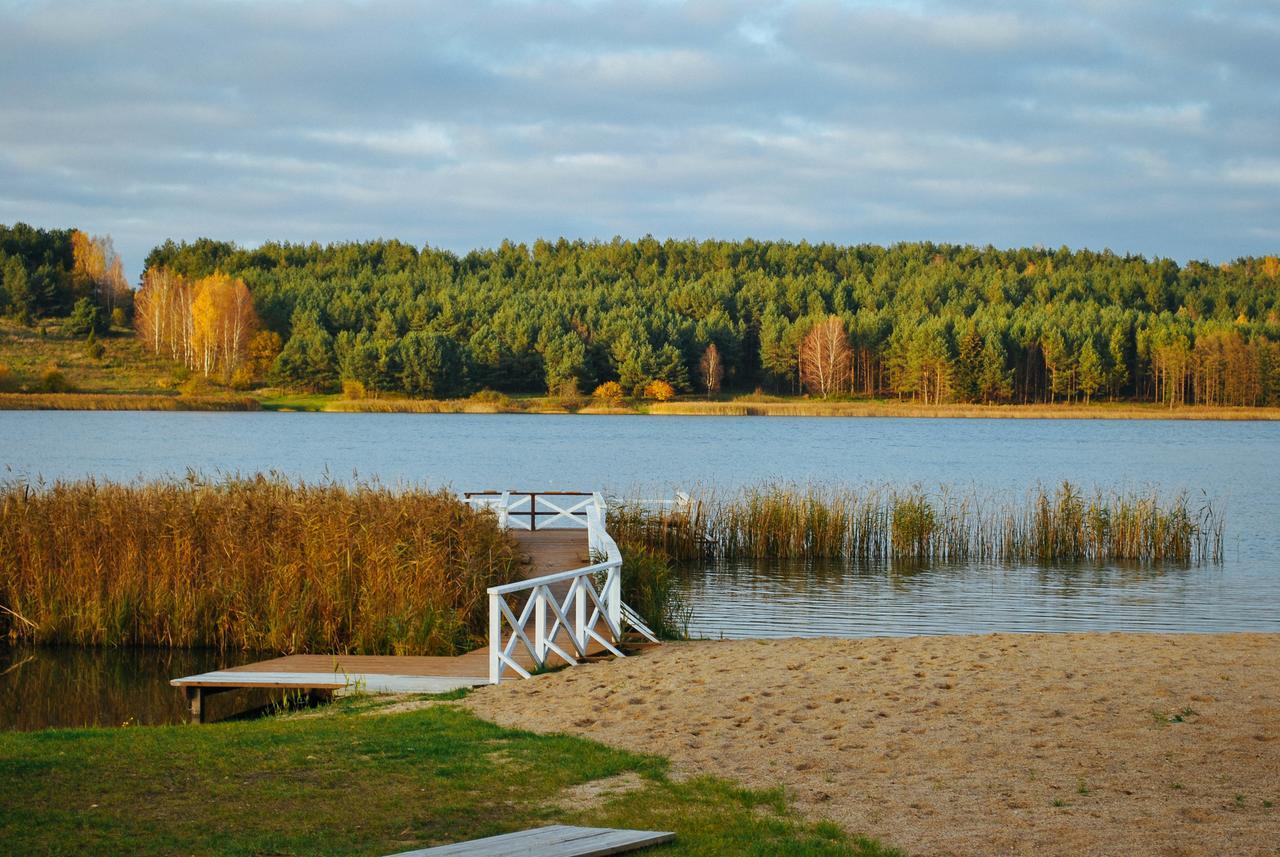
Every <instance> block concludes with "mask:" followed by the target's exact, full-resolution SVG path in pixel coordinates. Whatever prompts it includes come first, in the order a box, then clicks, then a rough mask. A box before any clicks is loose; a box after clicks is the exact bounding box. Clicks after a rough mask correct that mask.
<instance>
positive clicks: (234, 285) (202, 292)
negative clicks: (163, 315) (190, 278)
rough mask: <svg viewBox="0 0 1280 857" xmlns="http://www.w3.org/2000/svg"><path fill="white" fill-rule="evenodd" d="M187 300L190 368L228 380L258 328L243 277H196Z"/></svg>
mask: <svg viewBox="0 0 1280 857" xmlns="http://www.w3.org/2000/svg"><path fill="white" fill-rule="evenodd" d="M194 293H195V296H194V298H193V299H192V302H191V355H192V365H191V368H192V369H195V370H197V371H199V372H201V373H202V374H203V375H204V376H205V377H210V376H213V375H220V376H221V377H222V379H223V380H224V381H230V380H231V376H232V375H233V374H235V371H236V369H238V368H239V367H240V365H241V364H242V363H243V362H244V360H245V357H246V353H247V350H248V345H249V340H250V338H251V337H252V336H253V334H254V332H255V331H256V330H257V328H258V316H257V314H256V313H255V312H254V311H253V298H252V297H250V295H249V289H248V287H247V286H245V284H244V280H240V279H233V278H231V277H228V276H227V275H226V274H221V273H215V274H211V275H210V276H208V277H204V278H203V279H200V280H197V281H196V283H195V286H194Z"/></svg>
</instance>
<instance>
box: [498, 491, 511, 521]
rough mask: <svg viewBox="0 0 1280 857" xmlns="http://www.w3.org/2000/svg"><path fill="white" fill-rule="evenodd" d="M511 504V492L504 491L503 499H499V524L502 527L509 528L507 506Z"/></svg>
mask: <svg viewBox="0 0 1280 857" xmlns="http://www.w3.org/2000/svg"><path fill="white" fill-rule="evenodd" d="M510 505H511V492H510V491H503V492H502V499H501V500H499V501H498V526H500V527H502V529H504V530H505V529H508V524H507V515H508V512H507V507H508V506H510Z"/></svg>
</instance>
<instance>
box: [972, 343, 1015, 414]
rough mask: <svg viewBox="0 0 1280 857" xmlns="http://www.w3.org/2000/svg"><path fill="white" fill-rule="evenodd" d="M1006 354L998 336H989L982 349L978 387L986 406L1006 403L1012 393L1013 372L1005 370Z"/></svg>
mask: <svg viewBox="0 0 1280 857" xmlns="http://www.w3.org/2000/svg"><path fill="white" fill-rule="evenodd" d="M1007 362H1008V354H1007V353H1006V352H1005V348H1004V343H1003V342H1001V341H1000V337H999V336H991V337H988V339H987V344H986V345H985V346H984V347H983V349H982V370H981V372H980V373H979V377H978V387H979V391H980V394H981V396H982V401H984V402H986V403H987V404H991V403H992V402H1003V401H1006V400H1007V399H1008V398H1009V396H1010V395H1012V393H1013V372H1012V371H1011V370H1009V369H1007V368H1006V366H1005V364H1006V363H1007Z"/></svg>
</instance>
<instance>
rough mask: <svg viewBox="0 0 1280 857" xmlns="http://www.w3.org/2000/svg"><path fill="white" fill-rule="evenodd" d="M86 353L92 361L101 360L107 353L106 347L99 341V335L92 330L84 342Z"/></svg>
mask: <svg viewBox="0 0 1280 857" xmlns="http://www.w3.org/2000/svg"><path fill="white" fill-rule="evenodd" d="M84 353H85V356H86V357H88V358H89V359H90V360H101V359H102V355H103V354H106V353H107V349H106V346H104V345H103V344H102V343H101V342H99V341H98V335H97V334H96V333H94V332H93V331H92V330H91V331H89V336H88V337H87V338H86V339H85V341H84Z"/></svg>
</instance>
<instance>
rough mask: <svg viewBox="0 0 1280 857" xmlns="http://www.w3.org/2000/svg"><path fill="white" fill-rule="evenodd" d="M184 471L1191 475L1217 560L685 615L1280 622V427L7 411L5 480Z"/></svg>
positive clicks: (726, 624) (834, 590) (856, 623)
mask: <svg viewBox="0 0 1280 857" xmlns="http://www.w3.org/2000/svg"><path fill="white" fill-rule="evenodd" d="M188 469H192V470H195V471H198V472H201V473H204V474H218V473H241V474H250V473H255V472H258V471H267V470H274V471H278V472H281V473H284V474H287V475H289V476H293V477H301V478H305V479H309V480H318V479H335V480H340V481H351V480H353V479H355V478H377V479H380V480H381V481H382V482H384V483H393V484H394V483H416V484H426V485H431V486H451V487H452V488H455V489H457V490H477V489H486V488H519V489H537V488H541V489H555V488H569V489H601V490H604V491H605V492H607V493H613V494H617V495H621V496H626V497H669V496H670V495H671V493H672V492H673V491H674V490H676V489H688V488H690V487H695V486H698V485H702V486H708V487H716V488H734V487H737V486H740V485H745V484H752V483H758V482H761V481H765V480H784V481H791V482H800V483H804V482H810V481H813V482H844V483H853V484H864V483H880V482H890V483H895V484H906V483H920V484H921V485H923V486H925V487H929V486H936V485H939V484H947V485H951V486H954V487H956V488H961V489H970V488H972V489H974V490H976V491H978V492H981V493H984V494H995V495H999V496H1005V497H1008V496H1020V495H1021V494H1022V492H1024V491H1025V490H1027V489H1028V488H1029V487H1031V486H1034V485H1035V484H1036V483H1038V482H1039V483H1044V484H1046V485H1055V484H1056V483H1058V482H1061V481H1062V480H1064V479H1070V480H1071V481H1073V482H1074V483H1076V484H1077V485H1080V486H1081V487H1084V488H1086V489H1087V488H1091V487H1094V486H1098V487H1102V488H1121V489H1124V488H1144V487H1148V486H1155V487H1158V488H1159V489H1160V490H1161V491H1162V492H1165V493H1171V492H1173V491H1176V490H1179V489H1187V490H1188V491H1190V492H1192V494H1193V496H1195V497H1199V496H1200V495H1201V494H1203V495H1204V496H1206V497H1208V498H1210V499H1212V501H1213V502H1214V505H1215V506H1217V507H1219V508H1224V509H1225V511H1226V518H1227V550H1226V559H1225V561H1224V562H1223V563H1221V564H1219V565H1208V566H1200V567H1178V566H1155V567H1123V566H1116V565H1108V566H1103V567H1097V566H1092V565H1091V566H1087V567H1083V566H1071V567H1044V566H1037V567H1015V568H1010V567H1006V566H990V565H966V566H961V567H955V566H933V567H928V568H909V567H885V566H880V567H848V566H844V565H832V564H824V565H818V566H806V565H804V564H796V563H792V564H777V563H770V564H757V565H750V564H736V565H719V566H711V567H708V568H695V569H691V570H689V572H688V573H687V575H686V592H687V595H688V598H689V602H690V605H691V607H692V616H691V622H690V630H691V632H692V633H694V634H696V635H699V636H707V637H720V636H726V637H732V636H793V635H814V634H823V635H844V636H863V635H883V634H922V633H928V634H937V633H974V632H989V631H1032V630H1037V631H1038V630H1053V631H1059V630H1087V629H1094V630H1151V631H1210V630H1214V631H1219V630H1269V631H1276V630H1280V493H1278V492H1277V484H1278V483H1280V423H1264V422H1230V423H1215V422H1180V421H1169V422H1157V421H1119V420H1096V421H1094V420H1090V421H1083V420H1062V421H1056V420H927V419H847V418H836V419H821V418H795V419H792V418H777V417H767V418H766V417H642V416H549V415H515V414H513V415H507V414H495V415H459V414H443V415H426V414H422V415H419V414H404V415H399V414H271V413H256V414H187V413H134V412H123V413H108V412H83V413H81V412H13V411H9V412H0V476H3V478H8V479H14V478H28V479H36V478H44V479H46V480H53V479H59V478H80V477H85V476H95V477H103V478H108V479H115V480H130V479H135V478H140V477H143V478H152V477H157V476H181V475H183V474H185V473H186V472H187V470H188ZM107 657H110V656H109V655H108V656H107ZM3 669H4V667H3V666H0V670H3ZM22 669H26V667H23V668H22ZM104 669H105V668H104ZM112 670H114V668H111V669H107V672H111V671H112ZM116 672H119V671H118V670H116ZM11 675H12V673H11ZM4 681H5V678H4V677H0V693H2V692H3V689H4V688H3V682H4ZM166 692H167V689H166ZM175 695H176V694H175ZM3 711H4V710H3V709H0V716H3ZM124 719H126V718H124V717H120V716H119V714H118V713H115V714H113V715H112V720H113V721H119V722H123V720H124ZM103 722H112V721H103ZM3 725H4V722H3V721H0V727H3Z"/></svg>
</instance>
